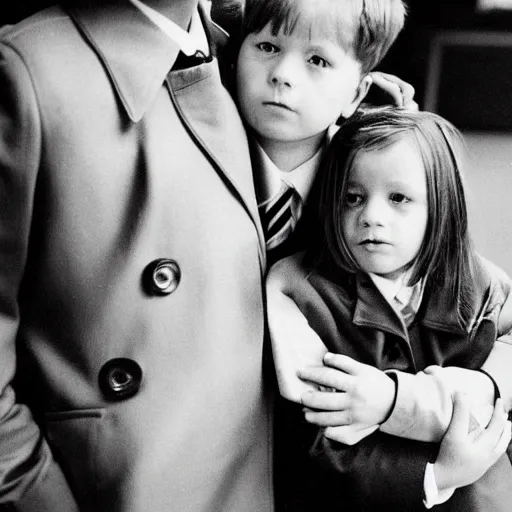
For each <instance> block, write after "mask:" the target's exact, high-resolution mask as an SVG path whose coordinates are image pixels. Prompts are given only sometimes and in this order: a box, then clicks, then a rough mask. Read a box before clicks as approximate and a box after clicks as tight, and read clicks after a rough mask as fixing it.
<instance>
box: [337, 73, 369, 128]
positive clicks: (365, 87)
mask: <svg viewBox="0 0 512 512" xmlns="http://www.w3.org/2000/svg"><path fill="white" fill-rule="evenodd" d="M372 83H373V80H372V76H371V74H370V73H368V74H367V75H365V76H364V77H363V79H362V80H361V82H360V83H359V85H358V87H357V90H356V94H355V97H354V99H353V100H352V102H351V103H350V105H347V108H346V109H345V111H344V112H342V113H341V115H342V116H343V117H344V118H345V119H347V118H349V117H350V116H351V115H352V114H353V113H354V112H355V111H356V109H357V107H359V105H360V104H361V102H362V101H363V100H364V99H365V97H366V95H367V94H368V91H369V90H370V87H371V85H372Z"/></svg>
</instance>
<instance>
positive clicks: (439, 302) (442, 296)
mask: <svg viewBox="0 0 512 512" xmlns="http://www.w3.org/2000/svg"><path fill="white" fill-rule="evenodd" d="M355 285H356V294H357V298H356V305H355V309H354V315H353V322H354V324H356V325H360V326H367V327H372V328H378V329H381V330H384V331H387V332H390V333H392V334H395V335H397V336H400V337H402V338H404V339H407V334H406V333H407V328H406V327H405V324H404V322H403V320H402V318H401V316H400V314H399V313H398V311H396V310H395V309H394V308H393V307H392V306H391V305H390V304H389V302H388V301H387V300H386V299H385V298H384V297H383V295H382V294H381V293H380V291H379V290H378V289H377V287H376V286H375V284H374V283H373V282H372V280H371V278H370V277H369V276H367V275H364V274H358V275H356V276H355ZM473 286H474V288H473V297H474V304H473V311H475V313H474V315H473V318H471V319H469V320H468V321H467V322H465V323H464V324H462V323H461V322H460V320H459V318H458V316H457V311H456V310H455V308H454V307H452V306H451V305H450V304H451V297H450V293H449V291H448V290H447V289H445V288H439V289H436V290H435V292H432V291H430V292H429V290H428V285H427V288H426V290H425V295H424V300H423V303H422V304H421V306H420V309H419V311H418V313H417V318H418V323H419V324H420V325H424V326H426V327H428V328H431V329H435V330H437V331H444V332H449V333H453V334H458V335H464V334H466V335H467V334H468V333H469V332H470V330H471V328H472V327H473V325H474V322H475V320H476V315H477V314H478V313H479V312H480V311H481V310H482V305H483V304H482V297H483V298H484V299H483V300H484V301H485V300H486V290H487V289H488V287H489V279H488V277H487V275H486V274H485V273H483V272H480V271H478V272H476V273H475V276H474V279H473Z"/></svg>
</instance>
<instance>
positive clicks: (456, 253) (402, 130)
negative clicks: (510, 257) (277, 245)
mask: <svg viewBox="0 0 512 512" xmlns="http://www.w3.org/2000/svg"><path fill="white" fill-rule="evenodd" d="M406 137H407V138H409V139H410V140H412V141H413V142H414V143H415V144H416V146H417V148H418V151H419V153H420V155H421V158H422V160H423V163H424V167H425V173H426V179H427V200H428V221H427V228H426V232H425V237H424V239H423V242H422V244H421V247H420V249H419V252H418V255H417V257H416V258H415V260H414V261H413V262H412V265H411V266H412V274H411V279H410V284H414V283H415V282H417V281H418V280H419V279H421V278H425V279H426V289H427V290H430V291H431V293H432V292H433V290H435V289H436V288H438V289H439V288H443V289H445V290H447V291H448V293H449V296H450V297H452V298H453V304H452V306H453V307H455V308H456V311H457V314H458V318H459V320H460V321H461V323H462V324H464V323H465V322H466V321H468V320H469V319H470V318H471V316H472V314H473V311H472V304H473V302H472V300H471V299H472V293H473V287H472V282H473V276H474V272H475V268H476V267H475V261H476V255H475V252H474V249H473V245H472V242H471V239H470V235H469V232H468V218H467V209H466V200H465V194H464V186H463V179H462V175H461V165H462V151H461V149H462V148H463V147H464V144H463V140H462V136H461V134H460V132H459V131H458V130H457V129H456V128H455V127H454V126H453V125H452V124H450V123H449V122H448V121H446V120H445V119H443V118H441V117H440V116H438V115H436V114H432V113H429V112H408V111H405V110H401V109H398V108H390V107H386V108H378V109H373V110H369V111H366V112H359V113H356V114H355V115H354V116H352V117H351V118H350V119H349V120H348V121H346V122H345V123H344V124H343V125H342V126H341V127H340V129H339V130H338V132H337V133H336V134H335V136H334V137H333V139H332V141H331V143H330V145H329V148H328V150H327V153H326V156H325V159H324V162H323V166H322V168H321V169H320V175H319V176H320V178H319V179H320V183H319V201H318V211H317V213H318V216H317V221H318V223H319V227H320V229H319V239H318V243H317V244H315V246H316V247H314V248H313V247H311V248H310V250H309V252H308V258H307V259H308V261H309V262H310V263H311V264H312V266H313V267H314V268H316V269H317V270H318V271H320V272H322V273H327V274H328V275H336V274H339V271H342V272H345V273H346V272H348V273H357V272H359V271H360V269H359V267H358V265H357V263H356V261H355V259H354V257H353V256H352V254H351V252H350V250H349V248H348V246H347V243H346V240H345V238H344V236H343V230H342V217H343V215H344V214H345V208H344V205H345V198H346V193H347V184H348V180H349V175H350V170H351V168H352V164H353V161H354V157H355V155H356V153H357V152H359V151H373V150H379V149H384V148H386V147H389V146H390V145H391V144H393V143H395V142H397V141H398V140H403V139H404V138H406Z"/></svg>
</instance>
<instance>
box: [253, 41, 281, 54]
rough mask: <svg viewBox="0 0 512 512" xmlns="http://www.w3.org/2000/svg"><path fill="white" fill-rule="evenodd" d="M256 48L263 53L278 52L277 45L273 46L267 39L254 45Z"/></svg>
mask: <svg viewBox="0 0 512 512" xmlns="http://www.w3.org/2000/svg"><path fill="white" fill-rule="evenodd" d="M256 48H258V50H261V51H262V52H263V53H277V52H278V48H277V46H275V45H273V44H272V43H269V42H267V41H264V42H263V43H258V44H257V45H256Z"/></svg>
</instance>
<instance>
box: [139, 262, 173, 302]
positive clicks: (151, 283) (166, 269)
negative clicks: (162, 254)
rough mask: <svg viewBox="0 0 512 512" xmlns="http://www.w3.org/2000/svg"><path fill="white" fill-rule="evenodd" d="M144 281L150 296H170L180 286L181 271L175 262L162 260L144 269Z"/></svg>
mask: <svg viewBox="0 0 512 512" xmlns="http://www.w3.org/2000/svg"><path fill="white" fill-rule="evenodd" d="M142 280H143V284H144V289H145V290H146V292H147V293H149V294H150V295H169V294H170V293H172V292H173V291H174V290H176V288H178V285H179V284H180V280H181V270H180V267H179V266H178V264H177V263H176V262H175V261H174V260H169V259H166V258H160V259H158V260H154V261H152V262H151V263H150V264H149V265H148V266H147V267H146V268H145V269H144V273H143V276H142Z"/></svg>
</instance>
